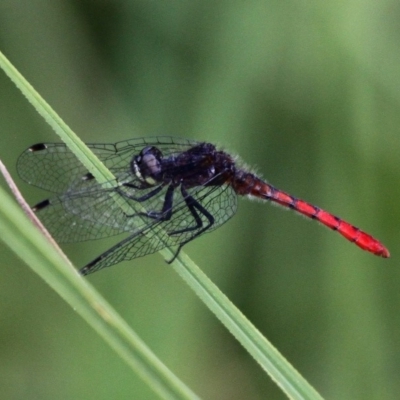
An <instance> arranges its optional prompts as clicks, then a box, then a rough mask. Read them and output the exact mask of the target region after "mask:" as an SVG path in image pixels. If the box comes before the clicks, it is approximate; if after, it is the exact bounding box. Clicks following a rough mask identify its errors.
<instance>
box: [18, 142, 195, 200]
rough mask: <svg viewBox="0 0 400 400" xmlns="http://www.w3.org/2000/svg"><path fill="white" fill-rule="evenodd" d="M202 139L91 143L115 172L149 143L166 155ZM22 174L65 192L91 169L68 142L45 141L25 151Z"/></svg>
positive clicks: (124, 168) (35, 182) (20, 163)
mask: <svg viewBox="0 0 400 400" xmlns="http://www.w3.org/2000/svg"><path fill="white" fill-rule="evenodd" d="M197 143H198V142H196V141H193V140H188V139H179V138H172V137H170V136H155V137H149V138H137V139H130V140H125V141H122V142H117V143H115V144H107V143H103V144H101V143H97V144H96V143H94V144H87V146H88V147H89V148H90V149H91V150H92V151H93V153H94V154H96V156H97V157H98V158H99V159H100V160H101V161H102V162H103V163H104V164H105V165H106V167H107V168H109V169H110V170H111V172H113V173H114V174H115V173H118V172H126V171H130V162H131V160H132V157H133V156H134V155H135V154H138V153H139V152H140V151H141V150H142V149H143V148H144V147H145V146H152V145H154V146H157V147H158V148H159V149H160V150H161V151H162V152H163V154H164V155H165V156H168V155H170V154H173V153H178V152H182V151H184V150H187V149H188V148H190V147H192V146H193V145H195V144H197ZM17 170H18V174H19V176H20V177H21V179H23V180H24V181H26V182H27V183H29V184H30V185H34V186H37V187H40V188H41V189H45V190H48V191H49V192H53V193H63V192H65V191H67V190H68V189H69V188H70V187H71V185H72V184H73V183H74V182H76V181H77V180H79V179H81V177H82V176H84V175H86V174H87V173H88V171H87V169H86V168H85V167H84V166H83V165H82V163H81V162H80V161H79V160H78V159H77V158H76V157H75V155H74V154H73V153H72V152H71V151H70V150H69V148H68V147H67V146H66V145H65V144H64V143H41V144H36V145H34V146H31V147H29V148H28V149H27V150H25V151H24V152H23V153H22V154H21V155H20V157H19V158H18V161H17Z"/></svg>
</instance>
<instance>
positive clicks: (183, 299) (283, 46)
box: [0, 0, 400, 400]
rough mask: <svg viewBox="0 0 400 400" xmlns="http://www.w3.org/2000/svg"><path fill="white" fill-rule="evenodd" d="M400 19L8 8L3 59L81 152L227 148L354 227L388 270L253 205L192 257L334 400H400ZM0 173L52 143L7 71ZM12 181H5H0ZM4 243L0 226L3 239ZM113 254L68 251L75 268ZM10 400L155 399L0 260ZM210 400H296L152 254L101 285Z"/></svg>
mask: <svg viewBox="0 0 400 400" xmlns="http://www.w3.org/2000/svg"><path fill="white" fill-rule="evenodd" d="M399 27H400V4H399V2H396V1H394V0H392V1H377V0H376V1H369V2H361V1H354V0H350V1H346V2H342V1H340V2H320V1H315V0H314V1H308V2H304V1H303V2H299V1H285V2H279V1H247V2H244V1H220V2H213V1H195V0H194V1H193V0H192V1H188V0H187V1H183V0H181V1H177V0H175V1H169V2H156V1H143V0H142V1H133V0H130V1H127V0H125V1H112V0H109V1H105V0H103V1H89V0H84V1H77V0H75V1H72V0H70V1H67V0H65V1H60V0H56V1H49V0H47V1H46V0H42V1H38V0H32V1H29V2H16V1H13V0H2V1H1V2H0V49H1V51H3V52H4V53H5V55H6V56H7V57H8V58H9V59H10V61H11V62H12V63H13V64H14V65H15V66H16V67H17V68H18V69H19V70H20V71H21V73H22V74H23V75H24V76H25V77H26V78H27V79H28V81H30V83H31V84H32V85H33V86H34V87H35V88H36V89H37V90H38V91H39V93H40V94H41V95H42V96H43V97H44V98H45V99H46V100H47V101H48V102H49V103H50V104H51V105H52V106H53V107H54V109H55V110H56V111H57V112H58V113H59V114H60V116H61V117H62V118H63V119H64V120H65V121H66V122H67V123H68V124H69V125H70V126H71V128H72V129H73V130H74V131H75V132H76V133H77V134H78V135H79V136H80V137H81V138H82V139H83V140H84V141H87V142H116V141H119V140H124V139H128V138H132V137H141V136H152V135H160V134H167V135H175V136H179V137H188V138H192V139H196V140H206V141H210V142H213V143H217V144H221V145H222V146H223V147H224V148H226V149H228V150H230V151H232V152H233V153H236V154H240V156H241V158H242V159H243V160H245V162H246V163H247V164H248V165H250V166H255V167H256V168H257V171H258V172H260V174H262V176H264V177H265V178H267V179H268V180H269V181H270V182H271V183H272V184H274V185H275V186H277V187H279V188H281V189H283V190H285V191H287V192H289V193H291V194H293V195H295V196H297V197H300V198H303V199H305V200H308V201H310V202H312V203H314V204H316V205H318V206H321V207H323V208H325V209H327V210H328V211H331V212H333V213H335V214H337V215H339V216H341V217H342V218H344V219H346V220H348V221H349V222H352V223H354V224H355V225H357V226H360V227H361V228H362V229H365V230H366V231H367V232H370V233H372V234H373V235H374V236H376V237H378V238H379V239H381V240H382V241H383V242H384V243H385V244H386V245H387V247H388V248H389V250H390V251H391V254H392V257H391V258H390V259H388V260H384V259H381V258H378V257H374V256H373V255H371V254H369V253H366V252H363V251H361V250H359V249H358V248H357V247H356V246H354V245H351V244H349V243H348V242H347V241H346V240H344V239H343V238H341V237H340V236H339V235H337V234H335V233H333V232H331V231H329V230H328V229H325V228H322V227H321V226H318V224H316V223H314V222H309V221H307V220H305V219H304V218H299V217H298V216H296V215H294V213H292V212H284V211H282V209H281V208H278V207H271V206H270V205H269V204H261V203H259V202H250V201H246V200H243V201H241V202H240V204H239V212H238V213H237V215H236V216H235V218H234V219H232V220H231V221H229V222H228V223H227V224H226V225H224V226H223V227H222V228H220V229H218V230H217V231H215V232H213V233H212V234H209V235H204V236H203V237H201V238H200V239H198V240H196V241H194V242H193V243H191V244H190V245H188V246H187V247H186V249H185V251H186V252H187V253H188V254H189V255H190V256H191V257H192V258H193V259H194V261H195V262H197V263H198V264H199V265H200V267H201V268H202V269H203V270H204V271H205V272H206V273H207V274H208V275H209V276H210V277H211V279H212V280H213V281H214V282H215V283H216V284H217V285H218V286H219V287H220V288H221V289H222V290H223V291H224V292H225V293H226V294H227V295H228V297H229V298H230V299H231V300H232V301H233V302H234V303H235V304H236V305H237V306H238V307H239V308H240V309H241V310H242V311H243V312H244V314H245V315H246V316H247V317H248V318H249V319H250V320H251V321H252V322H253V323H254V324H255V325H256V326H257V327H258V328H259V329H260V331H261V332H262V333H263V334H264V335H265V336H267V337H268V338H269V339H270V340H271V341H272V342H273V343H274V345H275V346H276V347H277V348H278V349H279V350H280V351H281V352H282V353H283V354H284V355H285V356H286V357H287V359H288V360H290V362H291V363H292V364H293V365H294V366H295V367H296V368H297V369H298V370H299V371H300V372H301V373H302V374H303V375H304V377H305V378H306V379H307V380H309V382H310V383H311V384H312V385H314V386H315V388H316V389H317V390H318V391H319V392H320V393H321V394H322V395H323V396H324V397H326V398H328V399H340V400H344V399H352V400H354V399H380V400H381V399H398V396H399V395H398V394H399V392H400V380H399V373H400V353H399V352H400V335H399V333H400V312H399V309H400V290H399V283H400V269H399V262H398V257H399V246H398V244H399V239H400V232H399V223H398V221H399V219H400V215H399V214H400V211H399V205H398V204H399V200H398V199H399V198H400V188H399V185H398V182H399V179H400V168H399V166H400V162H399V161H400V160H399V157H400V153H399V150H400V132H399V126H400V112H399V109H400V108H399V107H400V44H399V43H400V29H399ZM0 136H1V144H0V157H1V159H2V160H3V161H4V162H5V164H6V165H7V166H8V168H9V169H10V171H11V173H12V174H13V176H14V177H15V179H16V181H17V183H18V184H19V185H20V188H21V189H22V192H23V193H24V195H25V196H26V198H27V199H28V201H29V202H30V203H31V204H34V203H35V202H37V201H39V200H41V199H43V198H46V197H47V194H46V193H43V192H41V191H40V190H38V189H34V188H31V187H28V185H26V184H24V183H23V182H21V180H20V179H19V178H18V176H17V174H16V171H15V163H16V159H17V157H18V155H19V154H20V153H21V152H22V151H23V150H24V149H25V148H26V147H28V146H29V145H31V144H33V143H36V142H41V141H58V137H57V136H56V135H55V134H54V133H53V132H52V130H51V129H50V128H49V126H48V125H47V124H46V123H45V122H44V121H43V120H42V119H41V118H40V117H39V116H38V115H37V113H36V112H35V110H34V109H33V108H32V107H31V106H30V104H29V103H28V102H27V101H26V100H25V99H24V98H23V96H22V95H21V94H20V92H19V91H18V90H17V89H16V88H15V87H14V86H13V84H12V83H11V82H10V81H9V80H8V78H6V77H5V75H4V73H2V72H1V73H0ZM1 184H2V185H4V184H3V181H1ZM0 232H1V227H0ZM110 243H111V242H110V241H107V240H105V241H101V242H98V243H97V242H88V243H82V244H77V245H68V246H63V248H64V249H65V251H66V252H67V254H68V255H69V256H70V257H71V259H72V260H73V261H74V262H75V263H76V265H77V266H82V265H84V264H86V263H87V262H88V261H89V260H91V259H92V258H93V257H94V256H96V255H98V254H99V253H100V252H102V251H103V250H105V249H106V248H107V247H108V246H109V245H110ZM0 263H1V279H0V313H1V320H0V335H1V340H0V387H1V392H2V395H1V397H2V398H4V399H89V398H96V399H98V400H101V399H111V398H112V399H127V398H133V399H153V398H155V395H154V394H153V392H152V391H151V390H150V389H149V388H148V387H147V386H146V385H145V384H144V383H143V382H142V381H141V380H140V379H139V378H137V377H135V376H133V374H132V372H131V370H130V369H129V368H128V367H127V365H125V364H124V363H123V361H121V359H120V358H119V357H118V356H117V355H116V354H115V353H114V352H113V351H112V350H111V349H110V348H109V347H108V346H107V345H106V344H105V343H104V342H103V341H102V339H101V338H100V337H98V336H97V334H96V333H94V331H92V329H91V328H90V327H88V326H87V325H86V323H85V322H83V321H82V320H81V319H80V317H79V316H78V315H77V314H76V313H75V312H74V311H73V310H72V309H70V308H69V307H68V306H67V305H66V304H65V303H64V302H63V300H61V298H59V297H58V295H56V294H55V293H54V292H53V291H52V290H51V289H50V288H49V287H48V286H47V285H46V284H45V283H44V282H43V281H42V280H41V279H39V278H38V277H37V276H36V275H34V274H33V273H32V271H31V270H30V269H29V268H28V267H27V266H26V265H24V264H23V263H22V262H20V260H19V259H18V257H17V256H16V255H15V254H13V253H11V252H10V251H9V249H8V248H7V247H5V246H4V245H3V244H0ZM88 279H89V280H90V282H91V283H93V284H94V285H95V286H96V287H97V288H98V289H99V290H100V291H101V292H102V293H103V295H104V296H105V298H106V299H108V300H109V301H110V302H111V304H113V306H114V307H115V308H116V309H117V310H118V311H119V312H120V313H121V314H122V316H123V317H124V318H125V319H126V320H127V321H128V322H129V323H130V324H131V325H132V326H133V328H134V329H135V330H136V331H137V332H138V333H139V335H140V336H141V337H142V338H143V339H144V340H145V342H146V343H147V344H148V345H149V346H150V347H151V348H152V349H153V351H154V352H155V353H156V354H157V355H158V356H159V357H160V358H161V359H162V360H163V361H164V362H165V363H166V365H167V366H168V367H170V368H171V369H172V371H174V372H175V373H176V374H177V375H178V376H179V377H180V378H181V379H182V380H183V381H184V382H185V383H187V384H188V385H189V386H190V387H191V388H192V389H193V390H194V391H195V392H196V393H198V394H199V395H200V396H201V397H203V398H204V399H218V400H219V399H265V398H268V399H284V398H286V397H285V396H284V395H283V394H282V392H281V391H280V390H279V389H278V388H277V387H276V386H275V384H274V383H272V382H271V380H270V379H269V378H268V377H267V376H266V375H265V373H264V372H263V371H262V370H261V369H260V368H259V367H258V365H257V364H256V363H255V362H254V361H253V359H252V358H251V357H250V356H249V355H248V354H247V353H246V352H245V351H244V350H243V349H242V348H241V346H240V345H239V344H238V343H237V342H236V341H235V339H233V338H232V336H231V335H230V334H229V333H228V332H227V331H226V330H225V329H224V328H223V327H222V326H221V325H220V323H219V322H218V321H217V320H216V318H215V317H214V316H213V315H212V314H211V313H210V312H209V311H208V310H207V309H206V308H205V307H204V306H203V304H202V303H201V302H200V301H199V300H198V299H197V297H196V296H195V295H194V294H193V293H192V292H191V291H190V290H189V289H188V288H187V287H186V285H185V284H184V283H183V282H182V281H181V279H180V278H179V277H178V276H177V275H176V274H175V273H174V272H173V270H172V269H171V268H170V267H169V266H168V265H167V264H165V263H164V261H163V260H162V258H161V257H160V256H159V255H158V254H155V255H153V256H148V257H145V258H142V259H137V260H134V261H132V262H126V263H122V264H120V265H118V266H115V267H113V268H109V269H106V270H104V271H102V272H100V273H98V274H95V275H93V276H90V277H89V278H88Z"/></svg>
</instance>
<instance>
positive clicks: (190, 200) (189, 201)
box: [167, 187, 215, 264]
mask: <svg viewBox="0 0 400 400" xmlns="http://www.w3.org/2000/svg"><path fill="white" fill-rule="evenodd" d="M181 193H182V196H183V198H184V199H185V203H186V205H187V207H188V209H189V211H190V213H191V214H192V216H193V218H194V220H195V221H196V225H195V226H190V227H188V228H184V229H180V230H177V231H173V232H169V233H168V234H169V235H170V236H172V235H178V234H181V233H185V232H191V231H194V230H196V229H198V231H197V232H196V233H195V234H194V235H192V236H191V237H190V238H189V239H186V240H184V241H183V242H182V243H180V244H179V246H178V249H177V250H176V252H175V254H174V256H173V257H172V259H171V260H168V261H167V263H168V264H171V263H172V262H173V261H174V260H175V258H176V257H177V256H178V254H179V252H180V251H181V249H182V247H183V246H184V245H185V244H187V243H189V242H191V241H192V240H193V239H196V238H197V237H198V236H200V235H201V234H202V233H204V232H205V231H206V230H207V229H209V228H210V227H211V226H212V225H213V224H214V222H215V219H214V217H213V215H212V214H211V213H209V212H208V211H207V209H206V208H205V207H203V206H202V205H201V204H200V203H199V202H198V201H197V200H196V199H195V198H194V197H192V196H191V195H189V193H188V192H187V191H186V189H185V188H184V187H181ZM196 209H197V211H199V212H200V214H202V215H204V216H205V217H206V218H207V220H208V224H207V225H205V226H203V221H202V219H201V217H200V216H199V213H198V212H197V211H196Z"/></svg>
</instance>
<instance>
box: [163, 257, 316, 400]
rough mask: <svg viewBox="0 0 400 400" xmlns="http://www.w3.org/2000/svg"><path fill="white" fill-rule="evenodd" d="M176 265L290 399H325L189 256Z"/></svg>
mask: <svg viewBox="0 0 400 400" xmlns="http://www.w3.org/2000/svg"><path fill="white" fill-rule="evenodd" d="M163 255H164V256H165V257H171V256H172V252H171V251H170V250H168V249H166V250H163ZM173 267H174V269H175V270H176V271H177V273H178V274H179V275H180V276H181V277H182V278H183V279H184V280H185V281H186V283H187V284H188V285H189V286H190V287H191V288H192V289H193V290H194V291H195V292H196V294H197V295H198V296H199V297H200V299H201V300H202V301H203V302H204V303H205V304H206V305H207V307H208V308H209V309H210V310H211V311H212V312H213V313H214V314H215V315H216V316H217V318H218V319H219V320H220V321H221V322H222V323H223V324H224V325H225V327H226V328H227V329H228V330H229V331H230V332H231V333H232V335H233V336H234V337H235V338H236V339H237V340H238V341H239V342H240V343H241V344H242V346H243V347H244V348H245V349H246V350H247V351H248V352H249V353H250V354H251V355H252V356H253V357H254V359H255V360H256V361H257V362H258V363H259V364H260V366H261V367H262V368H263V369H264V370H265V371H266V372H267V373H268V374H269V375H270V377H271V378H272V379H273V380H274V381H275V382H276V384H277V385H278V386H279V387H280V388H281V389H282V391H283V392H284V393H286V395H287V396H288V397H289V398H290V399H299V400H300V399H313V400H322V397H321V396H320V395H319V394H318V393H317V392H316V390H315V389H314V388H313V387H312V386H311V385H310V384H309V383H308V382H307V381H306V380H305V379H304V378H303V377H302V376H301V375H300V374H299V373H298V372H297V371H296V370H295V369H294V368H293V366H292V365H291V364H290V363H289V362H288V361H287V360H286V359H285V358H284V357H283V356H282V354H280V353H279V352H278V350H276V348H275V347H274V346H273V345H272V344H271V343H270V342H269V341H268V340H267V339H266V338H265V337H264V336H263V335H262V334H261V333H260V331H259V330H258V329H257V328H256V327H255V326H254V325H253V324H252V323H251V322H250V321H249V320H248V319H247V318H246V317H245V316H244V315H243V314H242V313H241V312H240V310H238V309H237V308H236V307H235V305H234V304H232V302H231V301H230V300H229V299H228V298H227V297H226V296H225V295H224V294H223V293H222V292H221V291H220V290H219V289H218V287H217V286H215V285H214V283H213V282H212V281H211V280H210V279H209V278H208V277H207V276H206V275H205V274H204V273H203V272H202V271H201V270H200V268H199V267H198V266H197V265H196V264H195V263H194V262H193V261H192V260H191V259H190V258H189V257H188V256H186V255H185V254H181V255H179V256H178V258H177V260H176V261H175V262H174V263H173Z"/></svg>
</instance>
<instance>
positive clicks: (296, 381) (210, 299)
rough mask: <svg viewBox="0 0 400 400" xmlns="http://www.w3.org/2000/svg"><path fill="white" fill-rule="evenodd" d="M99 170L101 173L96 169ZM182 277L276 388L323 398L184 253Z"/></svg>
mask: <svg viewBox="0 0 400 400" xmlns="http://www.w3.org/2000/svg"><path fill="white" fill-rule="evenodd" d="M0 66H2V67H3V69H4V70H5V71H6V73H7V74H8V76H9V77H10V78H11V79H12V81H13V82H15V84H16V85H17V87H18V88H20V90H21V91H22V92H23V94H24V95H25V96H26V97H27V98H28V100H29V101H30V102H31V103H32V104H33V105H34V107H35V108H36V109H37V110H38V112H39V114H40V115H42V116H43V117H44V118H45V119H46V121H48V122H49V124H50V125H51V126H52V127H53V129H54V130H55V131H56V132H57V133H58V134H59V135H60V137H61V138H62V139H63V140H64V141H65V143H66V144H67V145H68V146H71V147H70V149H71V151H73V152H74V153H75V154H76V155H77V157H78V158H79V159H80V160H81V161H82V163H83V164H84V165H85V166H86V167H87V168H88V170H89V171H90V172H91V173H92V174H93V175H94V176H95V177H96V179H98V180H99V182H104V181H107V180H110V179H112V175H109V174H110V173H109V172H108V173H107V172H104V169H105V167H104V165H103V164H101V162H100V161H99V160H98V159H97V158H96V157H95V156H94V155H93V154H90V151H89V150H88V149H87V148H86V146H85V145H84V143H83V142H81V141H80V139H78V138H77V137H76V136H75V135H74V133H73V132H72V131H71V130H70V129H69V128H68V127H67V126H66V124H65V123H64V122H63V121H62V120H61V118H59V117H58V116H57V114H56V113H55V112H54V111H53V110H52V109H51V107H50V106H49V105H48V104H47V103H46V102H45V101H44V100H43V99H42V98H41V97H40V96H39V94H38V93H37V92H36V91H34V89H33V88H32V87H31V86H30V85H29V84H28V83H27V82H26V81H25V80H24V78H23V77H22V76H21V75H20V74H19V73H18V72H17V71H16V70H15V69H14V68H13V67H12V65H11V64H10V63H9V62H8V61H7V60H6V59H5V57H4V56H2V55H1V53H0ZM97 168H99V169H98V170H96V169H97ZM161 253H162V254H163V256H164V257H165V258H166V259H170V258H171V257H172V253H171V251H170V250H168V249H165V250H163V251H162V252H161ZM173 266H174V268H175V269H176V271H177V272H178V273H179V275H180V276H181V277H182V278H183V279H184V280H185V281H186V282H187V283H188V285H189V286H190V287H191V288H192V289H193V290H194V291H195V292H196V294H197V295H198V296H199V297H200V299H201V300H202V301H203V302H204V303H205V304H206V305H207V307H208V308H209V309H210V310H211V311H212V312H213V313H214V314H215V315H216V316H217V318H218V319H219V320H220V321H221V322H222V323H223V324H224V325H225V326H226V327H227V329H228V330H229V331H230V332H231V333H232V334H233V335H234V336H235V338H236V339H237V340H238V341H239V342H240V343H241V344H242V345H243V346H244V347H245V348H246V350H247V351H248V352H249V353H250V354H251V355H252V356H253V357H254V358H255V360H256V361H257V362H258V363H259V364H260V365H261V367H262V368H263V369H264V370H265V371H266V372H267V373H268V374H269V375H270V376H271V378H272V379H273V380H274V381H275V382H276V383H277V385H278V386H279V387H280V388H281V389H282V390H283V391H284V393H286V395H287V396H288V397H289V398H292V399H318V400H320V399H321V396H320V395H319V394H318V393H317V392H316V391H315V389H314V388H313V387H312V386H311V385H310V384H309V383H308V382H307V381H306V380H305V379H304V378H303V377H302V376H301V375H300V374H299V373H298V372H297V371H296V370H295V369H294V368H293V367H292V366H291V365H290V364H289V363H288V362H287V361H286V359H285V358H284V357H283V356H282V355H281V354H280V353H279V352H278V351H277V350H276V349H275V348H274V347H273V346H272V344H271V343H269V342H268V341H267V340H266V339H265V338H264V337H263V336H262V335H261V333H260V332H259V331H258V330H257V329H256V328H255V327H254V326H253V325H252V324H251V323H250V321H248V320H247V319H246V317H245V316H244V315H243V314H242V313H241V312H240V311H239V310H238V309H237V308H236V307H235V306H234V305H233V304H232V303H231V302H230V301H229V299H227V298H226V296H225V295H224V294H223V293H222V292H221V291H220V290H219V289H218V288H217V287H216V286H215V285H214V284H213V283H212V282H211V281H210V280H209V279H208V278H207V276H206V275H205V274H204V273H203V272H202V271H201V270H200V269H199V268H198V267H197V266H196V265H195V264H194V263H193V261H191V260H190V259H189V258H188V257H187V256H186V255H185V254H182V253H181V255H180V256H179V257H178V259H177V260H176V261H175V262H174V264H173Z"/></svg>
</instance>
